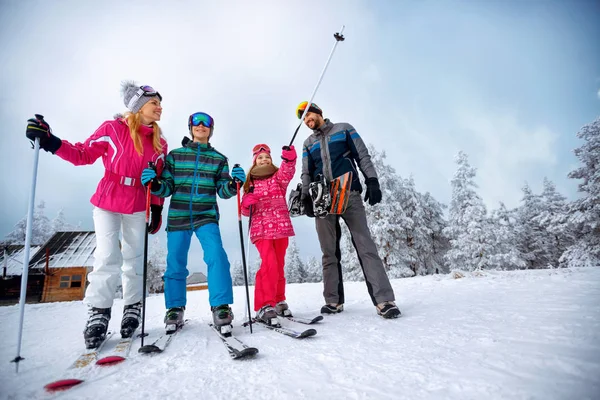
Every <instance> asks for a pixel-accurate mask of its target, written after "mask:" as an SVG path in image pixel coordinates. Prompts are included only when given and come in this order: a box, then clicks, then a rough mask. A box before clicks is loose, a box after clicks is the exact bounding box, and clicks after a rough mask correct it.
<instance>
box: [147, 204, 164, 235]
mask: <svg viewBox="0 0 600 400" xmlns="http://www.w3.org/2000/svg"><path fill="white" fill-rule="evenodd" d="M162 209H163V206H159V205H158V204H150V215H151V217H150V222H149V223H148V233H149V234H151V235H154V234H155V233H156V232H158V230H159V229H160V226H161V224H162Z"/></svg>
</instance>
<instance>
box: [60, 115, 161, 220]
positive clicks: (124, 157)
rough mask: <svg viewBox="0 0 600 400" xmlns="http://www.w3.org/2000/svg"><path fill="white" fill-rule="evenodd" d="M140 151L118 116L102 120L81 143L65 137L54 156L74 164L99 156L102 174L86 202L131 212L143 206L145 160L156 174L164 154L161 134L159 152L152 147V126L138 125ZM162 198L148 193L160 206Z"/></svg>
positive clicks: (144, 207) (123, 121) (144, 206)
mask: <svg viewBox="0 0 600 400" xmlns="http://www.w3.org/2000/svg"><path fill="white" fill-rule="evenodd" d="M140 133H141V135H142V137H143V145H144V153H143V154H142V155H139V154H138V153H137V151H136V150H135V146H134V144H133V140H132V139H131V135H130V133H129V127H128V126H127V121H126V120H124V119H122V118H118V119H115V120H111V121H106V122H104V123H103V124H102V125H100V127H99V128H98V129H97V130H96V132H94V133H93V134H92V136H90V137H89V138H88V139H87V140H86V141H85V142H84V143H75V144H71V143H69V142H68V141H66V140H63V141H62V145H61V146H60V148H59V149H58V150H57V151H56V153H55V154H56V155H57V156H59V157H60V158H62V159H63V160H66V161H69V162H70V163H72V164H74V165H87V164H93V163H94V162H95V161H96V160H97V159H98V158H99V157H102V162H103V163H104V168H105V171H104V177H103V178H102V179H101V180H100V182H99V183H98V187H97V188H96V193H94V195H93V196H92V198H91V199H90V202H91V203H92V204H93V205H95V206H96V207H99V208H102V209H103V210H107V211H112V212H116V213H121V214H133V213H135V212H139V211H144V210H145V209H146V190H145V188H144V187H143V186H142V183H141V182H140V178H141V176H142V171H143V170H144V168H147V167H148V162H149V161H153V162H154V163H155V164H156V169H157V175H158V176H160V173H161V172H162V169H163V167H164V165H165V157H166V155H167V150H168V149H167V141H166V140H165V139H164V138H162V137H161V144H162V153H160V154H157V153H155V151H154V148H153V147H152V128H150V127H147V126H144V125H142V126H140ZM163 202H164V199H162V198H160V197H157V196H152V204H157V205H162V204H163Z"/></svg>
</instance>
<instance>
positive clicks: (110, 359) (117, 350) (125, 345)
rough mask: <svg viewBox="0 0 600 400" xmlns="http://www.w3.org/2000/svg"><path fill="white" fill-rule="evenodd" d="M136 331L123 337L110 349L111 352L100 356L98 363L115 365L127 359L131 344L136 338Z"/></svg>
mask: <svg viewBox="0 0 600 400" xmlns="http://www.w3.org/2000/svg"><path fill="white" fill-rule="evenodd" d="M134 334H135V331H134V332H133V334H132V335H131V337H128V338H121V340H119V342H118V343H117V344H116V345H115V346H114V347H113V348H112V349H111V350H110V352H109V354H108V355H106V356H104V357H102V358H100V359H99V360H97V361H96V364H97V365H103V366H107V365H114V364H117V363H120V362H121V361H125V359H126V358H127V356H128V355H129V351H130V350H131V345H132V344H133V341H134V340H135V336H134Z"/></svg>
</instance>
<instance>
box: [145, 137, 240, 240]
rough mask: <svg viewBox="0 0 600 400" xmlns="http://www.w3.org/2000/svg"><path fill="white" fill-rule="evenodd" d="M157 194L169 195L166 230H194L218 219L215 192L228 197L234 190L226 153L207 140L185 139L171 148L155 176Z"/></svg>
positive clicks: (232, 194)
mask: <svg viewBox="0 0 600 400" xmlns="http://www.w3.org/2000/svg"><path fill="white" fill-rule="evenodd" d="M158 183H159V184H160V189H159V190H157V191H153V192H152V194H155V195H157V196H160V197H168V196H172V197H171V204H170V205H169V219H168V222H167V231H182V230H189V229H191V230H195V229H196V228H198V227H200V226H202V225H205V224H209V223H218V222H219V207H218V205H217V197H216V194H218V195H219V197H220V198H222V199H229V198H230V197H233V196H234V195H235V194H236V193H237V188H236V186H235V184H234V182H233V179H232V178H231V176H230V175H229V165H228V164H227V157H225V156H224V155H223V154H221V153H219V152H218V151H217V150H215V149H214V148H213V147H212V146H211V145H210V144H200V143H197V142H189V143H188V144H187V145H186V146H185V147H181V148H178V149H175V150H172V151H171V152H170V153H169V155H168V156H167V160H166V162H165V168H164V169H163V171H162V174H161V176H160V178H159V181H158Z"/></svg>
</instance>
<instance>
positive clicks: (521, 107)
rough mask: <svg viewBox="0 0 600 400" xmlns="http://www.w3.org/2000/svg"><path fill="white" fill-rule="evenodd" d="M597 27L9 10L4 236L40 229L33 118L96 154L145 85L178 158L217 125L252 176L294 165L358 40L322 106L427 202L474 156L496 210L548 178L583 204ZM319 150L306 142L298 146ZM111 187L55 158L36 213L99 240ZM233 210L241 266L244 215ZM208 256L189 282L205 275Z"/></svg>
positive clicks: (3, 8) (119, 7)
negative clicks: (186, 140) (316, 111)
mask: <svg viewBox="0 0 600 400" xmlns="http://www.w3.org/2000/svg"><path fill="white" fill-rule="evenodd" d="M598 20H600V4H599V3H598V2H596V1H585V0H576V1H569V2H567V1H529V2H518V1H481V2H475V1H378V2H368V1H358V0H356V1H328V2H320V1H303V2H293V3H292V2H278V1H258V2H252V3H250V2H243V1H229V2H209V1H194V2H192V1H189V2H187V1H172V2H164V1H163V2H155V1H128V2H121V1H110V0H109V1H103V2H92V3H87V2H85V3H84V2H78V1H71V0H64V1H53V2H50V1H31V0H24V1H2V2H0V87H1V88H2V91H0V126H2V128H3V132H2V134H1V135H0V148H2V150H3V155H4V156H3V157H2V159H1V160H0V168H1V169H2V171H3V172H4V173H3V174H2V181H1V182H2V186H3V187H4V190H2V192H1V193H0V237H4V236H5V235H6V234H7V233H9V232H10V231H11V230H12V229H13V226H14V224H16V223H17V221H18V220H19V219H21V218H22V217H23V216H25V215H26V213H27V204H28V198H29V193H30V188H31V180H32V173H33V151H32V150H31V148H30V145H29V142H28V140H27V139H26V138H25V135H24V133H25V132H24V131H25V125H26V121H27V119H28V118H31V117H32V116H33V114H34V113H40V114H43V115H44V116H45V117H46V120H47V121H48V123H49V124H50V125H51V127H52V129H53V132H54V134H55V135H57V136H58V137H59V138H62V139H65V140H68V141H69V142H71V143H74V142H79V141H84V140H85V139H86V138H87V137H89V136H90V135H91V134H92V133H93V132H94V130H95V129H96V128H97V127H98V126H99V125H100V124H101V123H102V122H103V121H105V120H107V119H111V118H112V116H113V115H114V114H115V113H118V112H123V111H125V106H124V104H123V100H122V98H121V97H120V93H119V87H120V82H121V81H122V80H125V79H133V80H135V81H137V82H138V83H140V84H149V85H151V86H153V87H155V88H156V89H157V90H158V91H159V92H160V93H161V94H162V96H163V114H162V119H161V121H160V126H161V128H162V129H163V132H164V135H165V137H166V139H167V141H168V143H169V147H170V148H171V149H173V148H176V147H178V146H179V145H180V142H181V139H182V138H183V137H184V136H185V135H186V134H187V117H188V116H189V114H191V113H193V112H196V111H205V112H207V113H209V114H211V115H212V116H213V117H214V119H215V133H214V137H213V140H212V144H213V146H215V147H216V148H217V149H218V150H219V151H221V152H222V153H224V154H225V155H226V156H227V157H228V158H229V160H230V163H231V164H235V163H240V164H242V166H244V167H245V168H246V169H247V168H248V167H249V165H250V162H251V149H252V147H253V145H255V144H257V143H267V144H269V145H270V146H271V148H272V149H274V150H273V151H274V153H275V154H274V156H275V157H274V159H275V160H278V158H279V157H278V155H277V153H278V152H279V150H278V149H279V148H280V147H281V146H283V145H285V144H287V143H288V142H289V140H290V139H291V136H292V134H293V132H294V130H295V128H296V126H297V125H298V120H297V118H296V117H295V115H294V111H295V108H296V106H297V104H298V103H300V102H301V101H303V100H307V99H308V98H309V97H310V95H311V94H312V92H313V89H314V87H315V85H316V83H317V80H318V78H319V75H320V74H321V71H322V70H323V67H324V65H325V61H326V60H327V57H328V55H329V53H330V51H331V48H332V47H333V44H334V42H335V40H334V38H333V33H335V32H337V31H339V30H340V28H341V27H342V26H345V29H344V36H345V38H346V40H345V41H344V42H341V43H340V44H339V45H338V47H337V49H336V52H335V54H334V56H333V58H332V60H331V63H330V65H329V68H328V70H327V72H326V74H325V76H324V78H323V81H322V84H321V86H320V88H319V90H318V92H317V93H316V96H315V99H314V101H315V103H317V104H318V105H319V106H320V107H321V108H322V109H323V110H324V115H325V117H328V118H330V119H331V120H332V121H334V122H349V123H351V124H352V125H353V126H354V127H355V128H356V129H357V131H358V132H359V133H360V134H361V136H362V138H363V140H364V141H365V142H366V143H372V144H373V145H374V146H375V147H376V148H377V149H382V150H385V151H386V152H387V155H388V162H389V163H390V164H391V165H392V166H393V167H394V168H395V169H396V171H397V172H398V173H399V174H400V175H401V176H403V177H408V176H409V175H411V174H412V175H413V176H414V179H415V183H416V187H417V189H418V190H419V191H421V192H430V193H431V194H432V195H433V196H434V197H435V198H436V199H437V200H439V201H441V202H443V203H445V204H449V202H450V198H451V188H450V179H451V178H452V174H453V173H454V171H455V169H456V165H455V164H454V156H455V155H456V153H458V151H460V150H462V151H465V152H466V153H467V154H468V156H469V160H470V162H471V165H472V166H474V167H476V168H477V178H476V182H477V183H478V185H479V194H480V195H481V197H482V198H483V200H484V202H485V203H486V205H487V206H488V207H489V208H496V207H497V206H498V204H499V202H500V201H502V202H504V203H505V204H506V205H507V206H508V207H516V206H518V205H519V200H520V198H521V193H522V192H521V188H522V187H523V185H524V183H525V182H528V183H529V184H530V186H531V187H532V188H533V190H534V191H535V192H538V193H539V192H541V190H542V181H543V178H544V177H548V178H549V179H551V180H552V181H553V182H554V183H555V184H556V186H557V189H558V190H559V191H560V192H561V193H562V194H564V195H565V196H567V198H569V199H574V198H576V197H577V196H578V194H577V182H576V181H573V180H570V179H568V178H567V174H568V173H569V172H570V171H572V170H573V169H575V168H576V167H577V166H578V161H577V159H576V158H575V157H574V155H573V149H574V148H576V147H578V146H580V145H581V142H580V141H579V140H578V139H577V138H576V136H575V135H576V133H577V131H578V130H579V129H580V128H581V127H582V126H583V125H585V124H588V123H590V122H592V121H594V120H595V119H596V118H598V116H600V52H598V48H600V25H599V24H597V21H598ZM308 134H310V131H309V130H308V128H306V127H302V128H301V129H300V132H299V134H298V138H297V140H296V143H295V144H296V145H297V146H301V143H302V141H303V140H304V138H306V137H307V136H308ZM297 168H298V172H297V175H296V178H295V179H294V181H293V182H292V184H291V185H290V187H294V186H295V184H296V182H298V181H299V168H300V162H299V161H298V164H297ZM102 175H103V167H102V163H101V162H100V161H98V162H96V164H95V165H93V166H85V167H75V166H73V165H71V164H69V163H67V162H65V161H63V160H62V159H60V158H58V157H56V156H53V155H51V154H49V153H45V152H41V153H40V160H39V170H38V180H37V189H36V202H37V201H39V200H44V201H45V202H46V212H47V216H48V217H50V218H53V217H54V216H55V215H56V213H57V212H58V211H59V210H60V209H63V210H64V213H65V217H66V219H67V221H68V222H70V223H73V224H78V223H81V227H82V229H90V230H92V229H93V222H92V212H91V211H92V205H91V204H90V203H89V198H90V197H91V195H92V194H93V192H94V190H95V188H96V185H97V183H98V181H99V180H100V178H101V177H102ZM219 204H220V209H221V215H222V216H221V221H220V226H221V230H222V233H223V239H224V244H225V247H226V250H227V252H228V254H229V258H230V259H231V260H236V259H239V258H240V248H239V247H240V246H239V236H238V225H237V211H236V202H235V199H231V200H227V201H220V203H219ZM165 217H166V211H165ZM165 219H166V218H165ZM165 222H166V221H165ZM165 225H166V224H165ZM294 227H295V229H296V233H297V236H298V246H299V249H300V252H301V254H302V255H304V256H309V255H319V245H318V240H317V238H316V233H315V230H314V222H313V221H312V220H310V219H308V218H306V217H301V218H296V219H294ZM159 236H160V237H161V238H163V239H164V237H165V233H164V232H161V233H160V234H159ZM199 249H200V246H199V245H198V244H197V243H194V244H193V246H192V254H193V257H191V258H190V268H191V269H195V268H199V269H203V268H204V267H203V265H202V262H201V261H200V260H197V259H196V258H194V257H197V256H199V255H200V254H201V253H200V250H199ZM253 254H254V256H255V255H256V252H255V249H253ZM254 256H251V258H253V257H254Z"/></svg>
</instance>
